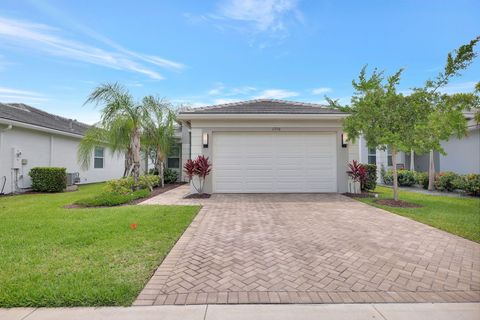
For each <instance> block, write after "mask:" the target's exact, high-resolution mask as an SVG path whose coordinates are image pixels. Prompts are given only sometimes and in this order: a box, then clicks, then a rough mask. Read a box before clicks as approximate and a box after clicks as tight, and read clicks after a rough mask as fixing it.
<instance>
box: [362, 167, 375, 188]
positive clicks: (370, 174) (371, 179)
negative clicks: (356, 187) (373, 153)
mask: <svg viewBox="0 0 480 320" xmlns="http://www.w3.org/2000/svg"><path fill="white" fill-rule="evenodd" d="M362 166H363V167H364V168H365V170H366V172H367V176H366V178H365V181H364V183H363V184H362V190H366V191H371V190H375V188H376V187H377V166H376V165H374V164H362Z"/></svg>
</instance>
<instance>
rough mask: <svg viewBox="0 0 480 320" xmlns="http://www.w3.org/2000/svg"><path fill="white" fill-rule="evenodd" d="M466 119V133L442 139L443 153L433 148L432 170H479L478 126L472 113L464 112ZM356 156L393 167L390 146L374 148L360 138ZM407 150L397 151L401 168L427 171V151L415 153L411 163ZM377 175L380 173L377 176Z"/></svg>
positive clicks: (379, 166)
mask: <svg viewBox="0 0 480 320" xmlns="http://www.w3.org/2000/svg"><path fill="white" fill-rule="evenodd" d="M465 117H466V119H467V121H468V134H467V136H465V137H462V138H457V137H455V136H452V137H451V138H450V139H449V140H448V141H443V142H442V148H443V149H444V150H445V152H446V155H441V154H440V153H438V152H434V157H433V158H434V163H435V171H436V172H440V171H453V172H455V173H459V174H467V173H480V126H479V124H478V123H476V122H475V120H474V119H473V113H465ZM359 153H360V154H359V157H360V161H361V162H362V163H371V164H376V165H377V167H378V170H380V168H381V167H382V166H383V167H384V168H385V169H386V170H388V169H392V154H391V152H390V149H389V148H387V150H376V149H375V148H368V147H367V143H366V141H365V140H364V139H363V138H360V139H359ZM410 159H411V157H410V153H404V152H399V153H398V156H397V163H398V166H399V167H400V168H405V169H414V170H415V171H423V172H427V171H428V167H429V161H430V155H429V154H424V155H418V154H414V159H413V167H412V166H411V163H410V161H411V160H410ZM379 178H380V176H379Z"/></svg>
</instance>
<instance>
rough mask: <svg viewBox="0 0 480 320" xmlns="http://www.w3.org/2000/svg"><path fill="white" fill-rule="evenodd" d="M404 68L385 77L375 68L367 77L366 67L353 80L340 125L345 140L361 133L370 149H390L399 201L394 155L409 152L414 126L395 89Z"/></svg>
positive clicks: (395, 192)
mask: <svg viewBox="0 0 480 320" xmlns="http://www.w3.org/2000/svg"><path fill="white" fill-rule="evenodd" d="M402 71H403V70H399V71H398V72H396V73H395V74H393V75H391V76H389V77H387V78H385V77H384V75H383V72H379V71H377V70H376V69H375V70H374V71H373V72H372V74H371V75H370V76H369V77H368V76H367V74H366V67H364V68H363V69H362V71H361V72H360V75H359V77H358V80H356V81H355V80H354V81H352V84H353V88H354V89H355V92H354V95H353V97H352V99H351V106H350V108H349V110H350V113H351V114H350V116H348V117H347V118H346V119H345V121H344V124H343V130H344V131H345V132H346V133H347V135H348V139H349V140H350V141H352V142H355V140H356V139H358V138H359V137H360V136H361V135H363V136H364V137H365V140H366V141H367V145H368V147H369V148H380V149H383V150H385V149H386V148H387V147H389V148H390V149H391V151H392V161H393V190H394V199H395V200H396V201H398V182H397V154H398V151H405V152H407V151H409V150H410V143H409V141H411V140H412V136H411V132H412V129H413V126H414V119H415V116H414V115H413V114H412V112H413V111H414V110H412V108H411V107H410V105H409V104H407V103H406V99H405V97H404V96H403V94H401V93H398V92H397V89H396V88H397V86H398V84H399V81H400V75H401V73H402Z"/></svg>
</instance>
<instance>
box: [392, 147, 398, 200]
mask: <svg viewBox="0 0 480 320" xmlns="http://www.w3.org/2000/svg"><path fill="white" fill-rule="evenodd" d="M392 166H393V200H395V201H398V175H397V147H395V146H392Z"/></svg>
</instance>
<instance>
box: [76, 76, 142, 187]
mask: <svg viewBox="0 0 480 320" xmlns="http://www.w3.org/2000/svg"><path fill="white" fill-rule="evenodd" d="M87 103H95V104H96V105H97V106H98V105H102V106H103V107H102V110H101V119H100V123H99V126H96V127H92V128H91V129H89V130H88V131H87V133H86V135H85V137H84V139H83V140H82V142H81V143H80V146H79V149H78V157H79V161H80V163H81V164H82V165H83V166H84V167H85V166H86V167H88V166H89V164H90V159H91V154H92V151H93V149H94V148H95V146H97V145H98V144H106V145H108V146H109V147H110V148H112V150H113V151H114V152H124V153H125V172H124V176H127V175H130V174H133V177H134V180H135V182H136V181H138V177H139V176H140V160H141V159H140V135H141V130H142V125H143V123H144V122H145V121H146V119H147V118H148V112H147V109H146V107H145V106H144V105H143V104H137V103H135V101H134V99H133V97H132V96H131V95H130V93H129V92H128V90H126V89H125V88H124V87H123V86H121V85H119V84H117V83H114V84H108V83H107V84H102V85H100V86H98V87H97V88H95V89H94V90H93V92H92V93H91V94H90V96H89V97H88V99H87V101H86V102H85V104H87Z"/></svg>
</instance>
